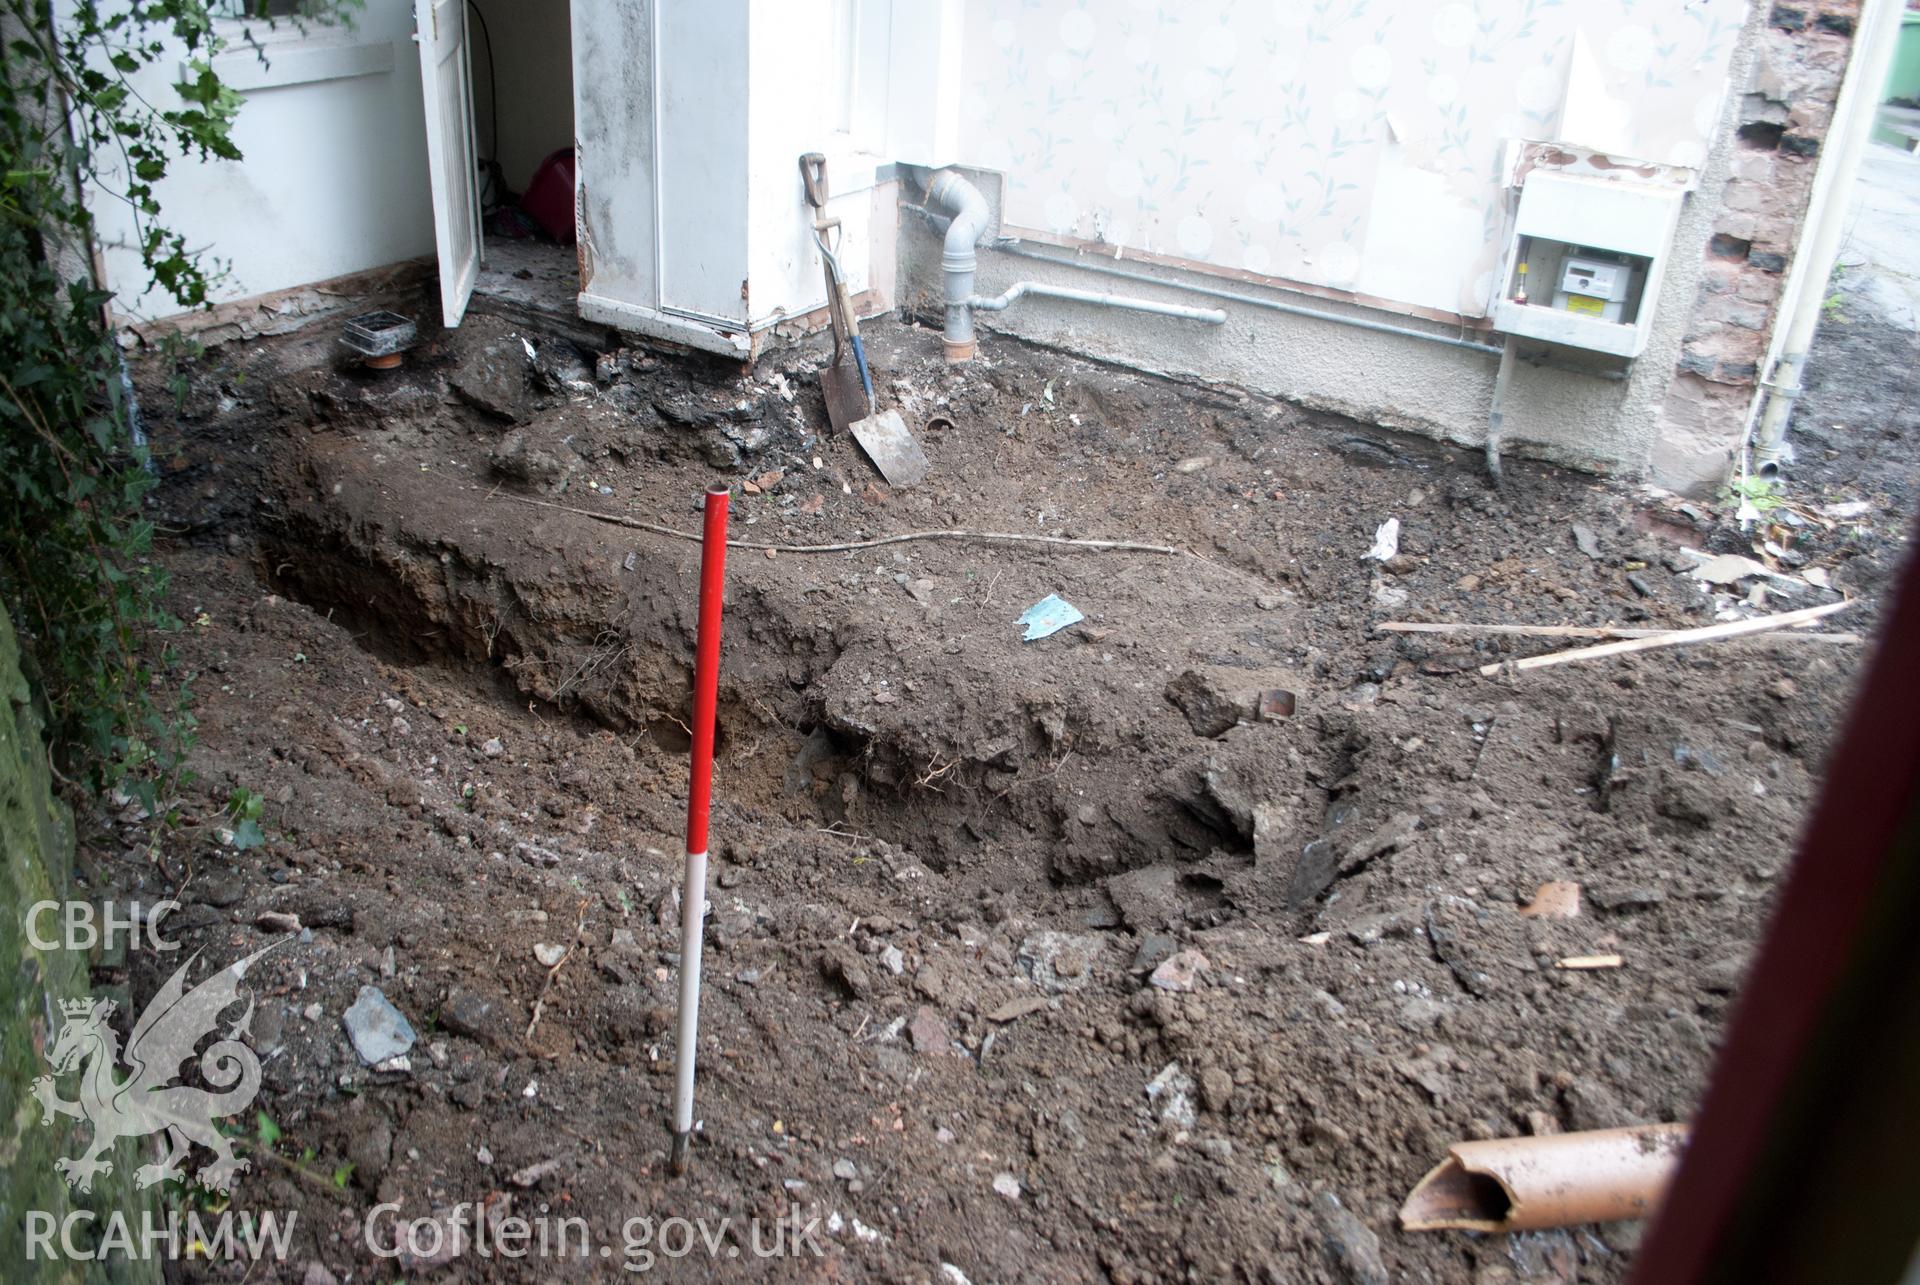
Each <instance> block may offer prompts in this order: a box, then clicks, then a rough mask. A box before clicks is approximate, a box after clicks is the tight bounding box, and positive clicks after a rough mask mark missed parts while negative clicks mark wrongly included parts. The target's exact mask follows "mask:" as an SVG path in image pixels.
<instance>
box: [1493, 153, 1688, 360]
mask: <svg viewBox="0 0 1920 1285" xmlns="http://www.w3.org/2000/svg"><path fill="white" fill-rule="evenodd" d="M1685 200H1686V193H1685V192H1684V191H1683V190H1681V189H1679V188H1677V187H1671V186H1660V185H1655V184H1651V183H1639V182H1634V181H1631V180H1627V179H1619V178H1611V177H1609V178H1595V177H1591V176H1588V175H1584V174H1562V173H1557V172H1555V171H1552V170H1538V169H1536V170H1534V171H1533V172H1532V173H1530V174H1528V175H1527V178H1526V181H1525V182H1524V183H1523V184H1522V185H1521V188H1520V209H1519V212H1518V214H1517V215H1516V216H1515V218H1514V235H1513V242H1512V244H1511V245H1509V246H1508V248H1507V257H1506V272H1505V275H1504V276H1503V277H1502V281H1503V282H1504V288H1503V289H1502V290H1501V292H1500V297H1499V299H1497V300H1496V301H1495V302H1494V306H1493V321H1494V325H1495V327H1496V328H1498V329H1499V330H1501V331H1502V332H1504V333H1506V334H1509V335H1519V336H1522V337H1524V338H1529V339H1539V340H1542V341H1544V342H1546V343H1554V344H1565V345H1567V346H1568V347H1571V348H1585V349H1589V350H1591V351H1594V352H1603V353H1611V354H1613V355H1614V356H1616V357H1638V356H1639V355H1640V354H1641V353H1642V352H1643V351H1645V349H1646V346H1647V338H1648V335H1649V333H1650V331H1651V329H1652V325H1653V313H1654V304H1655V302H1656V301H1657V299H1658V298H1659V293H1660V283H1661V281H1662V280H1663V278H1664V277H1665V276H1666V268H1667V263H1668V260H1669V259H1670V257H1671V255H1672V251H1673V231H1674V227H1675V226H1676V225H1677V224H1678V223H1679V221H1680V206H1681V204H1682V202H1684V201H1685ZM1522 264H1525V265H1526V266H1527V272H1526V273H1525V274H1524V276H1523V274H1522V273H1521V272H1520V270H1519V269H1520V265H1522ZM1528 280H1530V281H1533V282H1536V283H1538V284H1539V285H1540V286H1541V287H1546V286H1547V285H1548V283H1549V282H1551V283H1552V285H1551V292H1550V294H1548V295H1547V296H1546V297H1537V296H1536V297H1529V298H1527V299H1526V301H1525V302H1520V301H1519V300H1516V299H1515V297H1514V296H1515V294H1516V293H1517V292H1518V291H1519V288H1520V286H1521V285H1522V284H1524V282H1525V281H1528Z"/></svg>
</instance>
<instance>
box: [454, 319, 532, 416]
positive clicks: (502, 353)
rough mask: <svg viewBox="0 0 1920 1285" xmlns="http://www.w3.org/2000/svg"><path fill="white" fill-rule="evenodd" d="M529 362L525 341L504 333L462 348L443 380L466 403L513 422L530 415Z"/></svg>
mask: <svg viewBox="0 0 1920 1285" xmlns="http://www.w3.org/2000/svg"><path fill="white" fill-rule="evenodd" d="M529 364H530V360H529V358H528V356H527V347H526V344H525V343H524V342H523V341H522V340H521V339H520V337H519V336H518V335H505V336H502V337H500V338H497V339H493V340H490V341H488V342H487V343H484V344H481V345H479V346H478V347H473V348H468V349H466V350H465V351H464V352H463V353H462V354H461V356H460V359H459V363H458V364H457V365H456V366H455V367H454V371H453V374H452V375H450V376H449V377H448V379H447V383H448V385H449V386H450V387H451V388H452V389H453V391H454V393H455V395H456V396H458V397H459V398H460V400H461V401H463V402H465V403H467V404H468V405H469V406H473V407H476V408H477V409H479V410H483V411H485V412H486V413H487V414H489V415H492V416H494V417H496V418H498V419H503V420H506V421H507V422H508V423H510V424H517V423H521V422H523V421H525V420H527V419H529V418H531V417H532V414H533V403H534V394H533V389H532V388H531V387H529V386H528V384H527V367H528V365H529Z"/></svg>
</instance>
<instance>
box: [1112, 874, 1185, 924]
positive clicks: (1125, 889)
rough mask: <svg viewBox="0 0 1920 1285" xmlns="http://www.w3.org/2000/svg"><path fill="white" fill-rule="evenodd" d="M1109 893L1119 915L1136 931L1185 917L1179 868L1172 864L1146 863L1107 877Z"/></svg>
mask: <svg viewBox="0 0 1920 1285" xmlns="http://www.w3.org/2000/svg"><path fill="white" fill-rule="evenodd" d="M1107 896H1109V897H1111V898H1112V899H1113V904H1114V906H1115V908H1117V909H1118V910H1119V911H1120V918H1121V919H1122V920H1123V921H1125V923H1126V925H1127V926H1128V927H1129V928H1132V929H1135V930H1136V931H1142V932H1145V931H1151V930H1153V929H1156V928H1167V927H1170V926H1172V925H1174V924H1177V923H1179V922H1180V921H1181V920H1182V919H1184V918H1185V913H1184V910H1183V908H1182V905H1181V901H1180V872H1179V871H1178V870H1175V869H1174V868H1173V867H1172V866H1169V865H1153V866H1143V867H1141V868H1140V869H1138V870H1129V871H1127V872H1126V873H1125V874H1117V875H1115V876H1113V877H1112V878H1111V879H1109V880H1107Z"/></svg>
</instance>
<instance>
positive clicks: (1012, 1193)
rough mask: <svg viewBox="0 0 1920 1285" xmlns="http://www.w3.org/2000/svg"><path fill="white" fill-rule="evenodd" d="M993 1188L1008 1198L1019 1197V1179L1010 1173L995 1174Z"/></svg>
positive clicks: (1015, 1198)
mask: <svg viewBox="0 0 1920 1285" xmlns="http://www.w3.org/2000/svg"><path fill="white" fill-rule="evenodd" d="M993 1189H994V1191H996V1192H997V1193H999V1194H1000V1195H1002V1196H1005V1197H1006V1198H1007V1199H1008V1200H1018V1199H1020V1180H1019V1179H1018V1178H1016V1177H1014V1176H1013V1175H1012V1174H1010V1173H1002V1174H995V1175H994V1178H993Z"/></svg>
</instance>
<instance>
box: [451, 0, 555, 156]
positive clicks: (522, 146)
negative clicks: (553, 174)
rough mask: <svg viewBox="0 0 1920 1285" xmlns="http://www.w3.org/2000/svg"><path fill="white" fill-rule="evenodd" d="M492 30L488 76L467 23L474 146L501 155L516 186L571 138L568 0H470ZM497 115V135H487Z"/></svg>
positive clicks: (483, 49) (482, 50)
mask: <svg viewBox="0 0 1920 1285" xmlns="http://www.w3.org/2000/svg"><path fill="white" fill-rule="evenodd" d="M474 4H475V6H476V7H477V8H478V9H479V10H480V13H481V16H482V17H483V18H484V19H485V23H486V27H485V29H486V30H487V31H489V32H491V33H492V35H493V68H492V70H493V77H494V79H497V80H498V82H499V98H498V102H497V103H496V102H495V101H494V97H493V95H494V79H489V77H488V66H487V45H486V41H485V40H483V39H482V38H481V34H480V33H481V24H480V23H478V22H475V23H472V24H471V25H472V30H473V34H472V38H471V39H472V48H471V49H470V50H469V54H470V55H471V57H472V60H473V114H474V128H475V133H476V135H477V138H478V142H479V144H480V154H481V155H482V156H488V157H491V158H493V159H494V160H497V161H499V162H500V164H501V167H502V168H503V169H505V171H506V176H507V184H508V186H510V187H511V188H512V189H513V190H514V191H516V192H524V191H526V190H527V183H528V181H529V180H531V179H532V178H533V172H534V170H535V169H536V168H538V167H539V164H540V162H541V161H543V160H545V159H546V158H547V156H548V155H549V154H550V153H552V152H555V151H557V150H559V149H560V148H562V147H572V146H573V38H572V25H571V22H570V19H569V13H570V10H571V8H572V6H571V5H570V4H568V3H567V0H474ZM496 115H497V117H498V122H499V130H500V137H499V138H498V139H497V140H496V139H495V138H494V137H493V136H492V131H493V127H494V117H495V116H496Z"/></svg>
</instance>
